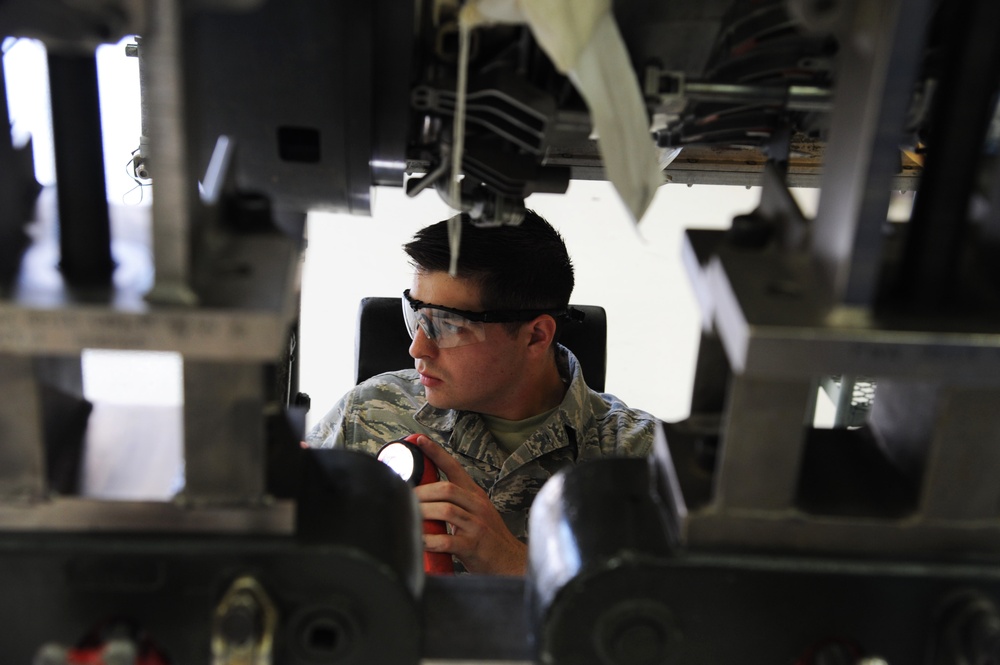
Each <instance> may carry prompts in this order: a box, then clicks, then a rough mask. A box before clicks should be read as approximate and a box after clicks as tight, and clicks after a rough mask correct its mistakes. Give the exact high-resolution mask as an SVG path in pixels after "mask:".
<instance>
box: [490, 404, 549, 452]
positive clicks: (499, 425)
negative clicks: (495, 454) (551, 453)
mask: <svg viewBox="0 0 1000 665" xmlns="http://www.w3.org/2000/svg"><path fill="white" fill-rule="evenodd" d="M558 408H559V407H558V406H557V407H556V408H555V409H550V410H549V411H546V412H544V413H539V414H538V415H537V416H532V417H530V418H525V419H524V420H507V419H505V418H497V417H496V416H486V415H484V416H483V417H482V418H483V420H484V421H485V422H486V427H488V428H489V430H490V432H491V433H492V434H493V437H494V438H495V439H496V440H497V443H498V444H500V452H501V453H502V454H503V458H504V459H505V460H506V459H507V458H508V457H510V456H511V455H512V454H513V453H514V451H515V450H517V449H518V448H520V447H521V444H522V443H524V441H525V440H526V439H527V438H528V437H529V436H531V435H532V434H533V433H534V432H535V430H537V429H538V428H539V427H540V426H541V424H542V423H544V422H545V421H546V420H547V419H548V417H549V416H551V415H552V414H553V413H555V412H556V410H557V409H558Z"/></svg>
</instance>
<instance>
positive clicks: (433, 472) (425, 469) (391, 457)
mask: <svg viewBox="0 0 1000 665" xmlns="http://www.w3.org/2000/svg"><path fill="white" fill-rule="evenodd" d="M416 440H417V435H416V434H411V435H409V436H408V437H406V438H405V439H398V440H396V441H392V442H390V443H387V444H385V445H384V446H382V448H381V449H379V451H378V455H377V457H378V461H380V462H382V463H383V464H385V465H387V466H388V467H389V468H390V469H392V470H393V471H395V472H396V473H397V474H399V477H400V478H402V479H403V480H404V481H406V483H407V484H408V485H409V486H410V487H418V486H420V485H426V484H427V483H436V482H437V481H438V480H440V477H439V476H438V469H437V467H436V466H434V463H433V462H432V461H430V460H429V459H427V456H426V455H424V454H423V453H422V452H420V448H418V447H417V445H416V443H415V442H416ZM424 533H425V534H428V535H433V534H446V533H448V527H447V526H446V525H445V523H444V522H442V521H440V520H424ZM424 572H426V573H429V574H431V575H450V574H453V573H454V572H455V563H454V562H453V561H452V558H451V555H450V554H448V553H447V552H427V551H426V550H425V551H424Z"/></svg>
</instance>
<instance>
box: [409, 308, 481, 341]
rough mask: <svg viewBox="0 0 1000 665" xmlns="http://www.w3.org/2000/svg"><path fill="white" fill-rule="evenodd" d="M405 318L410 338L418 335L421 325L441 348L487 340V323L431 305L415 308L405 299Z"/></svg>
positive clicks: (430, 338) (425, 333) (426, 334)
mask: <svg viewBox="0 0 1000 665" xmlns="http://www.w3.org/2000/svg"><path fill="white" fill-rule="evenodd" d="M403 320H405V321H406V330H407V331H409V333H410V339H413V338H415V337H416V335H417V327H418V326H419V327H420V329H421V330H422V331H423V332H424V335H425V336H426V337H427V339H429V340H431V341H432V342H434V343H435V344H436V345H437V347H438V348H439V349H451V348H454V347H456V346H465V345H466V344H476V343H478V342H483V341H485V340H486V324H484V323H481V322H479V321H470V320H469V319H467V318H465V317H464V316H461V315H459V314H454V313H452V312H446V311H444V310H440V309H434V308H431V307H421V308H420V309H417V310H414V309H413V308H412V307H410V304H409V303H408V302H406V300H405V299H404V300H403Z"/></svg>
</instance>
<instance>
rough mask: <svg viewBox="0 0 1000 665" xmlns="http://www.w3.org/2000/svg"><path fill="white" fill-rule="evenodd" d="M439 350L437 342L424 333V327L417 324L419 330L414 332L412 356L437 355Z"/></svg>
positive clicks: (425, 356)
mask: <svg viewBox="0 0 1000 665" xmlns="http://www.w3.org/2000/svg"><path fill="white" fill-rule="evenodd" d="M437 352H438V347H437V344H435V343H434V342H433V341H431V339H430V338H428V337H427V335H425V334H424V329H423V328H421V327H420V326H417V330H416V332H415V333H414V334H413V341H412V342H410V357H411V358H428V357H431V356H434V355H437Z"/></svg>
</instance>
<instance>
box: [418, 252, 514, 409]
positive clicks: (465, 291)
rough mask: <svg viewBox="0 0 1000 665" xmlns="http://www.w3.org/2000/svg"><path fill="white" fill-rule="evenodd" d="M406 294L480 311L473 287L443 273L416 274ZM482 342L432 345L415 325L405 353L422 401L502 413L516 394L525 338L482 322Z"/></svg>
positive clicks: (476, 287) (512, 401)
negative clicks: (417, 378) (416, 377)
mask: <svg viewBox="0 0 1000 665" xmlns="http://www.w3.org/2000/svg"><path fill="white" fill-rule="evenodd" d="M410 295H411V296H412V297H413V298H414V299H415V300H421V301H423V302H425V303H430V304H434V305H441V306H444V307H452V308H455V309H462V310H467V311H474V312H478V311H482V310H483V307H482V304H481V302H480V298H479V288H478V286H477V285H476V284H474V283H473V282H471V281H469V280H465V279H456V278H453V277H450V276H449V275H448V273H446V272H437V271H435V272H429V273H418V274H417V275H416V276H415V277H414V280H413V287H412V288H411V289H410ZM483 325H484V326H485V328H486V339H485V340H484V341H482V342H476V343H473V344H467V345H464V346H456V347H452V348H447V349H441V348H438V346H437V345H436V344H435V343H434V342H433V341H431V340H429V339H427V336H426V335H424V333H423V331H422V330H420V329H418V330H417V331H416V334H415V336H414V338H413V342H412V343H411V344H410V355H411V356H413V358H414V360H415V363H414V365H415V367H416V369H417V372H419V373H420V382H421V384H422V385H423V386H424V391H425V393H426V395H427V401H428V402H429V403H430V404H431V406H434V407H437V408H441V409H461V410H465V411H476V412H478V413H485V414H487V415H494V416H499V417H501V418H502V417H504V414H505V413H509V412H510V410H511V407H512V406H513V405H515V404H516V401H517V398H518V396H519V394H520V393H521V390H520V387H519V379H520V378H521V377H522V376H524V374H525V373H524V372H522V371H521V369H522V367H523V363H524V361H525V356H524V354H525V350H524V348H523V347H524V345H525V344H526V343H527V341H526V340H527V337H526V335H525V332H524V330H523V328H522V330H521V331H520V333H519V334H518V335H516V336H513V337H512V336H511V335H510V334H509V333H508V332H507V330H505V328H504V326H503V324H499V323H487V324H483Z"/></svg>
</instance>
